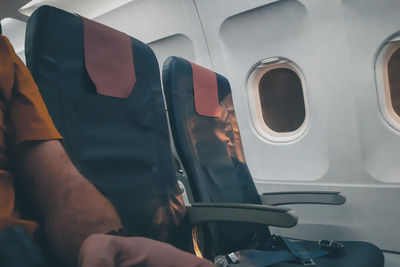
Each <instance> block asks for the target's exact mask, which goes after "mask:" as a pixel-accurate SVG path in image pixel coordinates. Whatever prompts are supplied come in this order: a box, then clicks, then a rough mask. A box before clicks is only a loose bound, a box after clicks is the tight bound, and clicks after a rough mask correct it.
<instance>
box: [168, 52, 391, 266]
mask: <svg viewBox="0 0 400 267" xmlns="http://www.w3.org/2000/svg"><path fill="white" fill-rule="evenodd" d="M162 77H163V78H162V79H163V87H164V94H165V97H166V103H167V107H168V114H169V119H170V125H171V130H172V135H173V138H174V144H175V146H176V151H177V152H178V155H179V157H180V159H181V162H182V164H183V167H184V169H185V171H186V173H187V177H188V180H189V184H190V187H191V188H190V189H191V191H192V193H193V198H194V201H195V202H194V203H191V206H193V207H199V206H201V207H203V208H206V207H212V206H213V205H214V206H218V207H222V206H223V207H224V208H230V207H233V206H236V207H242V211H240V212H237V213H236V214H235V215H232V213H230V212H223V211H222V209H221V210H218V211H217V213H218V215H220V217H221V218H220V220H219V221H216V220H214V221H213V220H211V219H210V220H206V219H205V218H206V217H207V216H206V215H205V214H201V215H198V214H197V213H193V214H191V210H189V216H190V217H191V218H192V219H193V218H197V216H204V218H203V219H204V220H201V219H197V221H198V222H199V223H202V226H203V228H205V229H203V231H202V232H204V233H206V234H205V235H204V236H202V238H203V239H205V240H203V242H202V243H203V245H204V244H205V246H206V247H207V246H208V245H210V244H212V245H211V246H212V247H211V249H209V250H210V251H211V252H210V251H208V252H206V253H207V254H208V255H205V256H206V257H215V256H217V255H222V259H223V261H227V262H230V263H232V262H238V263H239V265H240V264H242V265H241V266H274V267H294V266H302V265H307V264H310V265H311V264H312V263H313V262H315V264H317V266H324V267H333V266H336V267H337V266H341V267H346V266H349V267H350V266H351V267H362V266H370V267H381V266H383V264H384V258H383V253H382V252H381V251H380V250H379V249H378V248H377V247H376V246H374V245H372V244H370V243H367V242H358V241H343V242H342V241H339V243H337V242H333V243H331V244H330V243H325V241H323V242H321V243H318V242H317V241H306V240H293V239H288V238H284V237H283V238H282V237H278V236H274V235H272V234H271V233H270V231H269V229H268V226H267V225H266V224H268V225H274V226H278V227H292V226H294V225H295V224H296V223H297V220H296V218H295V217H294V216H293V215H292V214H291V211H290V210H286V213H285V214H286V217H285V218H281V219H282V220H281V219H278V220H274V218H277V217H276V216H279V215H280V214H282V213H279V212H283V211H282V210H279V211H278V210H273V208H277V207H276V206H268V205H262V204H266V202H265V201H264V199H268V200H271V204H272V205H274V203H272V202H273V198H274V196H275V195H274V194H266V195H265V196H263V195H261V196H259V194H258V192H257V190H256V187H255V185H254V182H253V179H252V177H251V174H250V172H249V170H248V168H247V165H246V161H245V158H244V153H243V149H242V144H241V139H240V133H239V128H238V123H237V120H236V115H235V111H234V107H233V102H232V93H231V89H230V85H229V82H228V80H227V79H226V78H225V77H223V76H222V75H219V74H217V73H214V72H212V71H210V70H207V69H206V68H203V67H201V66H198V65H196V64H194V63H191V62H189V61H187V60H185V59H183V58H178V57H169V58H168V59H167V60H166V61H165V62H164V65H163V70H162ZM265 167H266V168H268V166H265ZM276 195H277V196H279V197H282V196H286V197H287V196H289V197H292V200H290V201H287V202H286V203H295V201H293V197H298V199H299V201H298V203H319V204H334V205H339V204H343V202H344V198H343V197H342V196H341V195H340V194H339V193H337V192H326V193H324V192H298V193H296V192H284V193H282V194H276ZM279 197H278V198H277V199H279ZM275 200H276V199H275ZM277 202H281V203H285V201H282V200H279V201H277ZM286 203H285V204H286ZM267 204H268V203H267ZM275 204H277V205H278V204H279V203H275ZM250 207H252V208H256V207H258V208H260V209H261V207H266V209H268V207H269V210H268V212H270V213H269V214H266V215H265V218H264V221H263V220H261V219H260V220H256V219H254V216H253V215H254V214H252V213H249V212H247V211H246V210H247V208H250ZM206 211H207V212H212V209H211V208H209V210H205V211H204V212H206ZM271 211H272V212H271ZM213 216H216V214H214V215H213ZM234 216H236V217H237V218H236V219H235V218H234ZM290 216H292V217H290ZM224 217H225V218H224ZM293 218H294V220H292V221H290V222H288V220H291V219H293ZM207 219H209V218H207ZM230 220H232V221H230ZM233 220H236V221H233ZM228 221H229V222H228ZM204 222H208V223H207V224H204ZM207 233H208V234H207ZM326 244H328V246H325V245H326ZM329 244H330V245H331V246H329ZM342 244H343V245H344V247H343V248H341V247H340V246H341V245H342ZM200 245H201V244H200ZM293 246H294V247H293ZM205 251H207V248H205ZM296 251H297V252H296ZM299 251H301V252H300V254H301V253H303V252H304V253H305V255H307V253H308V255H307V256H306V257H303V256H304V255H303V256H302V255H299V253H298V252H299ZM231 252H234V253H235V254H234V255H233V258H232V254H230V253H231ZM283 254H286V256H285V255H283ZM218 257H221V256H218ZM306 258H310V259H309V260H307V259H306ZM229 266H231V265H229ZM232 266H234V264H232Z"/></svg>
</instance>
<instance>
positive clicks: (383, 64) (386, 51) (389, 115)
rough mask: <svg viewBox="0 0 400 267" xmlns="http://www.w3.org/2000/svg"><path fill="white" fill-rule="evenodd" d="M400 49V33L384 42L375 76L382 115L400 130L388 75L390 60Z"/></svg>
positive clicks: (393, 126)
mask: <svg viewBox="0 0 400 267" xmlns="http://www.w3.org/2000/svg"><path fill="white" fill-rule="evenodd" d="M398 49H400V35H398V36H396V37H394V38H391V39H390V40H389V41H386V42H385V43H384V44H383V46H382V47H381V49H380V51H379V52H378V56H377V59H376V63H375V76H376V88H377V93H378V101H379V108H380V111H381V113H382V116H383V118H384V119H385V121H386V122H387V123H388V124H389V125H390V126H391V127H392V128H394V129H395V130H397V131H400V117H399V115H397V113H396V112H395V111H394V109H393V104H392V98H391V96H390V84H389V75H388V64H389V61H390V59H391V57H392V55H393V54H394V53H395V52H396V51H397V50H398Z"/></svg>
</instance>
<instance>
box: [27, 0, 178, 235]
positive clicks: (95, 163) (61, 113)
mask: <svg viewBox="0 0 400 267" xmlns="http://www.w3.org/2000/svg"><path fill="white" fill-rule="evenodd" d="M85 25H86V26H85ZM87 25H89V26H87ZM127 42H128V50H126V47H127V46H126V44H127ZM116 45H117V46H118V47H115V46H116ZM119 46H121V47H122V48H121V47H119ZM92 50H93V51H94V54H88V53H90V52H93V51H92ZM121 51H122V52H121ZM121 53H123V54H121ZM107 57H108V59H107ZM132 58H133V59H132ZM114 59H117V60H120V61H117V62H114V61H113V60H114ZM127 59H129V60H127ZM26 60H27V65H28V68H29V69H30V71H31V72H32V74H33V77H34V79H35V81H36V83H37V84H38V86H39V88H40V92H41V94H42V96H43V98H44V101H45V103H46V105H47V107H48V110H49V113H50V115H51V116H52V118H53V120H54V123H55V125H56V127H57V129H58V130H59V131H60V132H61V134H62V136H63V138H64V139H63V145H64V147H65V149H66V151H67V153H68V154H69V156H70V157H71V159H72V161H73V162H74V164H75V165H76V166H77V168H78V169H79V171H80V172H81V173H82V174H83V175H84V176H85V177H86V178H88V179H89V180H90V181H91V182H92V183H93V184H94V185H95V186H96V187H97V188H98V189H99V190H100V191H101V192H103V193H104V195H105V196H106V197H107V198H108V199H109V200H110V201H111V203H112V204H113V205H114V206H115V207H116V209H117V211H118V213H119V215H120V217H121V220H122V223H123V225H124V227H125V228H126V229H127V230H128V231H130V232H134V233H136V234H138V235H141V236H146V237H151V238H155V239H159V240H165V239H166V238H167V236H166V235H167V233H168V232H169V231H170V230H173V229H174V227H175V226H176V224H178V223H179V221H180V219H181V216H182V214H183V213H184V210H185V207H184V205H183V202H182V198H181V196H180V195H179V190H178V187H177V180H176V174H175V169H174V165H173V161H172V154H171V149H170V143H169V136H168V127H167V121H166V114H165V107H164V101H163V97H162V91H161V82H160V74H159V68H158V63H157V60H156V57H155V55H154V53H153V51H152V50H151V49H150V48H149V47H148V46H147V45H145V44H144V43H142V42H140V41H138V40H136V39H135V38H132V37H129V36H127V35H126V34H123V33H121V32H118V31H116V30H113V29H111V28H109V27H106V26H104V25H101V24H99V23H96V22H93V21H89V20H87V19H84V18H81V17H79V16H77V15H74V14H71V13H68V12H65V11H62V10H60V9H57V8H53V7H49V6H42V7H40V8H39V9H37V10H36V11H35V12H34V14H32V16H31V17H30V19H29V21H28V25H27V31H26ZM119 64H123V67H122V68H121V66H120V65H119ZM125 65H126V66H125ZM109 72H112V75H109V74H110V73H109ZM120 72H122V74H121V75H119V73H120ZM107 75H108V76H107ZM129 75H132V76H129ZM105 76H107V77H105ZM121 80H123V82H121Z"/></svg>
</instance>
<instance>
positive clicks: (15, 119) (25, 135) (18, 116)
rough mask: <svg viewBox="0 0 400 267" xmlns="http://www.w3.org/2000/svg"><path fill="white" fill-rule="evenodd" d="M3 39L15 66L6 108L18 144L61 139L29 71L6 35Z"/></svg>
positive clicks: (11, 69)
mask: <svg viewBox="0 0 400 267" xmlns="http://www.w3.org/2000/svg"><path fill="white" fill-rule="evenodd" d="M0 38H2V39H3V40H1V42H6V44H7V47H8V50H9V51H8V53H9V55H10V61H11V63H12V67H11V68H10V71H12V72H13V79H14V83H13V87H12V90H11V93H10V96H9V101H8V103H7V108H8V115H9V123H10V126H11V127H12V131H13V135H14V139H15V143H16V144H19V143H22V142H25V141H38V140H52V139H61V138H62V137H61V135H60V133H59V132H58V131H57V129H56V128H55V126H54V124H53V121H52V119H51V117H50V115H49V113H48V111H47V108H46V105H45V104H44V102H43V99H42V97H41V95H40V93H39V89H38V87H37V85H36V84H35V81H34V80H33V77H32V75H31V74H30V72H29V70H28V69H27V68H26V66H25V65H24V63H23V62H22V61H21V59H20V58H19V57H18V56H17V55H16V53H15V51H14V49H13V47H12V46H11V44H10V42H9V41H8V39H7V38H5V37H3V36H1V37H0ZM1 54H3V53H1Z"/></svg>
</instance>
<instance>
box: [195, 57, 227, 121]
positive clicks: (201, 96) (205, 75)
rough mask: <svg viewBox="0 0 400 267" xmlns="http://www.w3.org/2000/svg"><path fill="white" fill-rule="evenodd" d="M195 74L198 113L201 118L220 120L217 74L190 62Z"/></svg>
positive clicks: (196, 108)
mask: <svg viewBox="0 0 400 267" xmlns="http://www.w3.org/2000/svg"><path fill="white" fill-rule="evenodd" d="M189 63H190V65H191V66H192V73H193V90H194V92H193V94H194V107H195V110H196V113H197V114H199V115H201V116H207V117H214V118H219V117H220V116H221V110H220V108H219V101H218V84H217V76H216V74H215V72H213V71H211V70H209V69H206V68H204V67H202V66H199V65H197V64H195V63H192V62H189Z"/></svg>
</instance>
